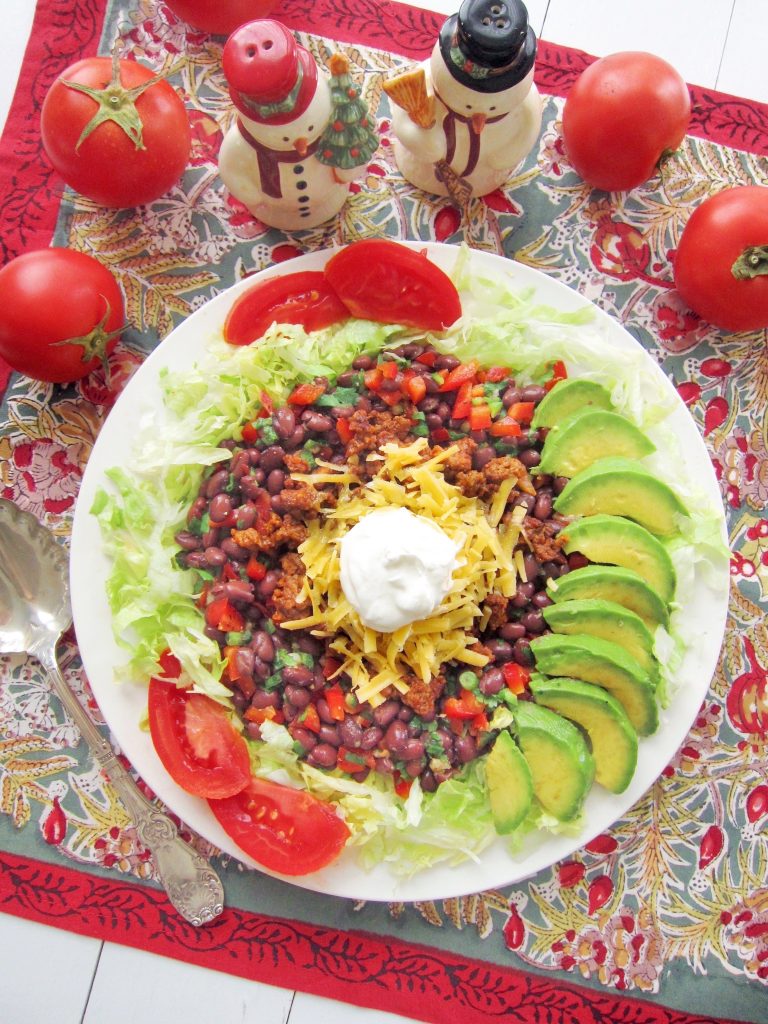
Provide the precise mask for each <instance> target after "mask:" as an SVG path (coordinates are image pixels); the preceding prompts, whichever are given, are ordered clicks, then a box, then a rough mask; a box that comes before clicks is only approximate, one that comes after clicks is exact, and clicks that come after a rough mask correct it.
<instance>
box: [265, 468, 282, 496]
mask: <svg viewBox="0 0 768 1024" xmlns="http://www.w3.org/2000/svg"><path fill="white" fill-rule="evenodd" d="M284 484H285V473H284V472H283V471H282V469H271V470H270V471H269V475H268V476H267V490H268V491H269V493H270V494H279V493H280V491H282V489H283V485H284Z"/></svg>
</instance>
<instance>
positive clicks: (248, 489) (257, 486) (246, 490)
mask: <svg viewBox="0 0 768 1024" xmlns="http://www.w3.org/2000/svg"><path fill="white" fill-rule="evenodd" d="M258 472H260V473H261V477H262V479H261V480H259V479H258V478H257V473H258ZM263 483H264V471H263V470H257V471H255V472H251V473H249V474H248V476H244V477H243V479H242V480H241V481H240V490H241V491H242V493H243V495H244V496H245V497H246V498H248V499H249V500H250V501H256V500H257V499H258V498H259V496H260V495H261V485H262V484H263ZM243 529H247V527H243Z"/></svg>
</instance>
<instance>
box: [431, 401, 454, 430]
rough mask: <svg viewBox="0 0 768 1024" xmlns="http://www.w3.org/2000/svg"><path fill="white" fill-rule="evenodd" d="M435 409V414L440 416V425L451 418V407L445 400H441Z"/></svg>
mask: <svg viewBox="0 0 768 1024" xmlns="http://www.w3.org/2000/svg"><path fill="white" fill-rule="evenodd" d="M435 411H436V412H437V415H438V416H439V417H440V423H441V425H442V423H444V422H445V421H446V420H449V419H450V418H451V413H452V412H453V409H452V408H451V406H450V405H449V404H448V403H447V402H441V403H440V404H439V405H438V407H437V409H436V410H435Z"/></svg>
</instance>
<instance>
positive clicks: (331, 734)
mask: <svg viewBox="0 0 768 1024" xmlns="http://www.w3.org/2000/svg"><path fill="white" fill-rule="evenodd" d="M317 735H318V737H319V738H320V740H321V742H323V743H330V744H331V746H333V747H340V746H341V735H340V733H339V727H338V725H337V724H336V723H335V722H334V724H333V725H328V724H325V723H324V724H323V725H321V726H320V729H319V731H318V733H317Z"/></svg>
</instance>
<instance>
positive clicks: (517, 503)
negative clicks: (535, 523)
mask: <svg viewBox="0 0 768 1024" xmlns="http://www.w3.org/2000/svg"><path fill="white" fill-rule="evenodd" d="M535 504H536V499H535V498H534V496H533V495H532V494H518V496H517V497H516V498H515V500H514V501H513V502H512V507H513V508H524V509H525V510H526V512H530V511H531V509H532V508H533V506H534V505H535Z"/></svg>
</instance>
